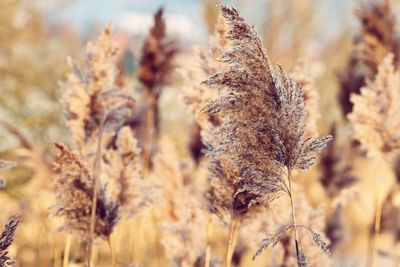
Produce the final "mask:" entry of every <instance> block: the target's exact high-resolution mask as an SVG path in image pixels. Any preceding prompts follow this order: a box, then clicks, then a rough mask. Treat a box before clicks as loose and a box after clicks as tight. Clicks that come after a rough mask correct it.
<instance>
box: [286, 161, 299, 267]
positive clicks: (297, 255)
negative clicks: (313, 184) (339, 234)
mask: <svg viewBox="0 0 400 267" xmlns="http://www.w3.org/2000/svg"><path fill="white" fill-rule="evenodd" d="M287 172H288V184H289V198H290V207H291V209H292V224H293V235H294V245H295V247H296V258H297V266H299V267H300V266H301V264H300V263H301V259H300V252H301V247H300V239H299V234H298V231H297V222H296V212H295V209H294V203H293V190H292V173H291V170H290V168H287Z"/></svg>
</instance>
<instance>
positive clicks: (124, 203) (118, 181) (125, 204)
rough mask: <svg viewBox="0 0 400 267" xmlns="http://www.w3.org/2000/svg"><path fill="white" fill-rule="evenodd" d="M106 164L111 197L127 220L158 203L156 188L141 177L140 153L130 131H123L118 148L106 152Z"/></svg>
mask: <svg viewBox="0 0 400 267" xmlns="http://www.w3.org/2000/svg"><path fill="white" fill-rule="evenodd" d="M103 161H104V166H103V168H104V174H105V177H104V178H105V179H104V180H105V183H106V184H107V189H108V191H109V192H110V193H109V195H110V197H111V198H112V199H113V200H114V201H115V202H117V203H118V204H119V206H120V210H121V211H123V212H124V213H125V214H126V215H127V216H128V217H131V216H134V215H137V214H139V213H140V212H141V211H143V210H144V209H145V208H147V207H149V206H150V205H152V204H154V202H155V201H157V199H159V197H157V195H158V194H159V192H158V191H159V190H158V189H157V186H156V185H155V184H154V183H152V182H151V181H148V180H144V179H143V177H142V161H141V150H140V148H139V147H138V142H137V140H136V139H135V137H134V135H133V132H132V130H131V129H130V127H128V126H124V127H122V128H121V129H120V131H119V132H118V134H117V136H116V140H115V145H114V146H112V147H110V148H108V149H107V151H105V153H104V156H103Z"/></svg>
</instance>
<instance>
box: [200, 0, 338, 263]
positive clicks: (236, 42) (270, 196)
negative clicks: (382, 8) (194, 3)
mask: <svg viewBox="0 0 400 267" xmlns="http://www.w3.org/2000/svg"><path fill="white" fill-rule="evenodd" d="M221 12H222V16H223V17H224V18H225V20H226V22H227V24H228V25H229V26H230V30H229V31H228V32H227V34H226V38H227V39H228V40H230V41H231V42H232V49H229V50H227V51H224V52H223V53H222V56H221V61H222V62H223V63H224V64H226V65H227V70H226V71H225V72H220V73H217V74H215V75H213V76H211V77H210V78H209V79H208V80H207V81H205V82H204V84H206V85H207V86H210V87H217V88H221V89H222V90H223V91H222V93H221V95H220V96H219V97H218V98H217V99H215V100H213V101H211V103H209V104H208V105H207V106H206V107H205V110H206V111H207V112H208V113H209V114H211V115H212V114H218V115H219V116H220V119H221V123H220V125H219V126H218V127H216V128H215V129H212V130H211V132H210V137H211V138H208V140H206V141H207V142H208V156H209V158H210V184H211V190H210V192H209V201H210V210H211V211H212V212H214V213H217V214H223V213H224V214H228V217H229V218H230V222H231V232H232V231H236V230H237V227H238V222H240V218H241V217H242V215H244V214H247V213H249V212H250V211H251V210H254V209H253V208H254V207H257V206H262V205H264V204H266V203H269V202H271V201H272V200H274V199H276V198H278V197H279V196H280V194H281V193H286V194H287V195H288V196H289V198H290V200H291V209H292V225H291V226H290V227H289V228H288V230H289V229H291V228H293V230H294V235H295V238H294V239H295V247H296V255H297V260H298V264H299V266H300V265H301V263H302V262H304V259H303V255H304V254H303V253H302V251H301V250H300V247H299V236H298V233H297V227H298V225H297V223H296V216H295V211H294V197H293V190H292V172H293V171H294V170H296V169H300V170H305V169H308V168H309V167H311V166H312V165H313V164H314V162H315V161H316V154H317V153H319V152H320V151H321V150H322V149H323V148H324V147H325V146H326V144H327V143H328V142H329V141H330V140H331V139H332V137H331V136H325V137H320V138H308V139H305V137H304V133H305V130H306V129H305V128H306V126H305V115H306V111H305V105H306V104H305V99H304V95H303V90H302V88H301V87H300V86H299V85H298V84H297V83H296V82H295V81H294V80H293V79H291V78H290V77H288V75H287V74H286V73H285V72H284V71H283V69H282V68H281V67H280V66H278V67H277V69H276V73H274V69H273V68H272V67H271V65H270V62H269V60H268V57H267V55H266V53H265V51H264V49H263V47H262V44H261V40H260V38H259V36H258V35H257V33H256V32H255V30H254V28H253V27H251V26H249V25H248V24H247V23H246V22H245V21H244V19H243V18H241V17H240V16H239V13H238V12H237V11H236V9H234V8H228V7H224V6H223V7H222V8H221ZM232 236H233V237H234V236H235V233H233V234H232V233H231V234H230V240H229V246H228V252H227V257H226V260H225V264H226V266H230V259H231V255H229V253H231V251H230V249H229V247H230V246H231V245H232V244H234V240H233V239H232ZM264 244H265V242H264Z"/></svg>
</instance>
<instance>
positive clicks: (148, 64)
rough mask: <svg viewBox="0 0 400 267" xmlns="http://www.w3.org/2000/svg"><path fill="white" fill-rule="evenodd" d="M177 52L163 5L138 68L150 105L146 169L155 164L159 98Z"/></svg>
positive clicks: (145, 147)
mask: <svg viewBox="0 0 400 267" xmlns="http://www.w3.org/2000/svg"><path fill="white" fill-rule="evenodd" d="M176 53H177V48H176V45H175V43H174V42H173V41H170V40H168V38H167V35H166V24H165V20H164V18H163V9H162V8H160V9H159V10H158V11H157V12H156V13H155V15H154V25H153V27H152V28H151V29H150V33H149V35H148V36H147V38H146V40H145V42H144V45H143V48H142V55H141V59H140V68H139V71H138V79H139V81H140V82H141V83H142V85H143V87H144V94H145V95H144V97H145V101H146V108H147V111H146V122H145V124H146V125H145V137H144V138H145V140H144V146H143V161H144V164H145V165H144V168H145V171H146V172H147V170H146V169H148V168H149V167H150V165H151V162H150V161H151V154H152V153H153V149H154V143H155V140H156V139H157V136H158V135H159V131H160V129H159V128H160V121H159V120H160V118H159V109H158V99H159V98H160V95H161V91H162V87H163V86H165V85H168V84H169V83H170V82H171V73H172V68H173V59H174V57H175V55H176Z"/></svg>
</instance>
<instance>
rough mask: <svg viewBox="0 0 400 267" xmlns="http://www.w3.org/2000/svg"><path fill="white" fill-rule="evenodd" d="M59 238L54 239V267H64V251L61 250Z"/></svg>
mask: <svg viewBox="0 0 400 267" xmlns="http://www.w3.org/2000/svg"><path fill="white" fill-rule="evenodd" d="M58 241H59V240H58V238H56V239H54V255H53V260H54V265H53V266H54V267H62V256H61V254H62V251H61V250H60V248H59V242H58Z"/></svg>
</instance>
